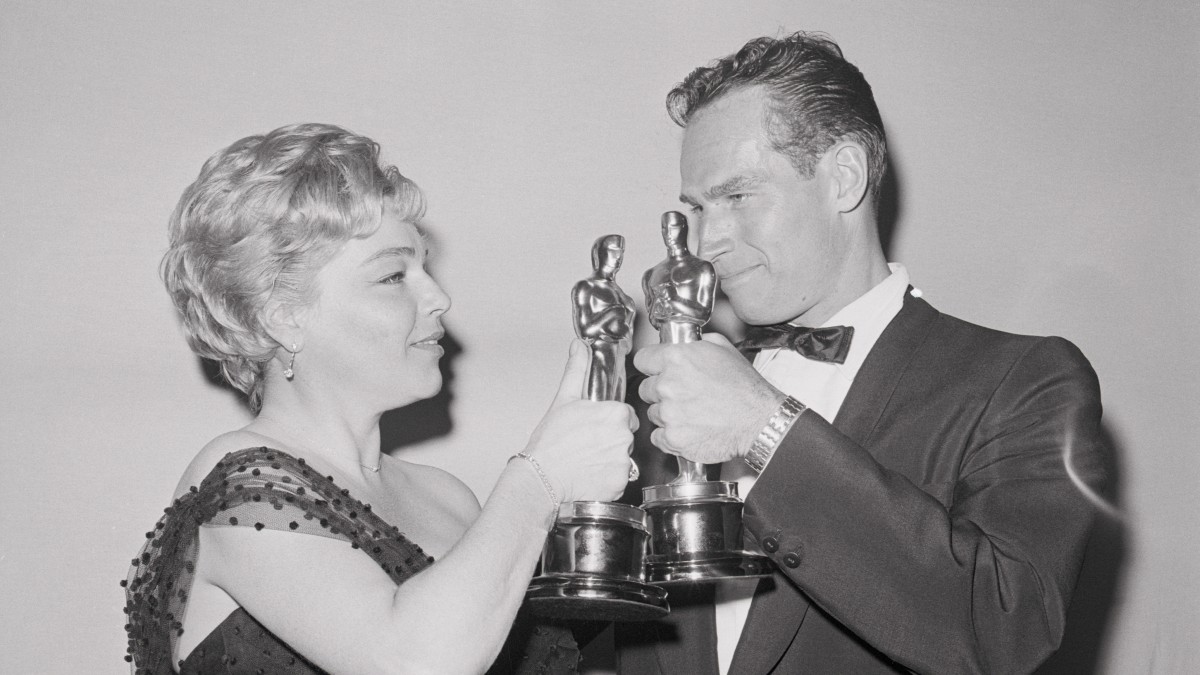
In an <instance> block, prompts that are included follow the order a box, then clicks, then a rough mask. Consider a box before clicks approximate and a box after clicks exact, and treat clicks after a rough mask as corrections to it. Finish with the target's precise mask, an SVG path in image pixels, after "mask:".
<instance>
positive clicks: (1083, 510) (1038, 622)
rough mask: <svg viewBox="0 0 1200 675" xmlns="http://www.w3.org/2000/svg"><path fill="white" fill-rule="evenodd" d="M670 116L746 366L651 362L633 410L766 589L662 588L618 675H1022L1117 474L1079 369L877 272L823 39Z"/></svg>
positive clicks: (692, 87)
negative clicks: (717, 515)
mask: <svg viewBox="0 0 1200 675" xmlns="http://www.w3.org/2000/svg"><path fill="white" fill-rule="evenodd" d="M667 102H668V108H669V110H670V112H671V115H672V117H673V118H674V120H675V121H676V122H677V123H678V124H680V125H681V126H683V127H684V135H683V145H682V154H681V160H680V172H681V182H682V195H681V200H682V201H683V202H684V203H685V204H687V205H688V206H690V207H691V225H692V231H691V235H690V236H691V239H692V248H693V250H696V251H697V252H698V254H699V255H700V257H702V258H704V259H706V260H709V261H711V262H712V263H713V265H714V266H715V267H716V270H717V273H718V275H719V276H720V278H721V283H722V287H723V289H724V291H725V294H726V296H728V299H729V302H730V304H731V306H732V308H733V310H734V312H735V313H736V314H737V316H738V317H739V318H740V319H741V320H742V321H743V322H745V323H746V324H748V326H749V332H748V333H747V339H746V341H745V342H744V343H743V344H742V347H743V348H744V351H746V352H747V353H746V354H745V355H743V354H739V353H738V351H737V350H736V349H735V348H734V347H733V345H731V344H730V343H729V342H728V341H726V340H725V339H723V338H722V337H720V336H718V335H712V334H710V335H706V336H705V339H704V340H703V341H701V342H694V343H691V344H682V345H655V346H652V347H647V348H644V349H642V350H640V351H639V353H638V354H637V355H636V357H635V360H634V365H635V366H636V367H637V368H638V369H639V370H641V371H642V372H643V373H644V374H645V375H646V376H647V377H646V379H645V380H644V381H643V382H642V384H641V385H640V387H639V394H640V396H641V397H642V399H643V400H644V401H645V402H646V403H647V404H649V408H648V410H647V415H648V417H649V419H650V421H651V422H653V423H654V424H655V425H657V426H658V428H657V429H655V430H654V431H653V433H652V435H651V437H650V439H651V441H652V443H653V444H654V445H655V446H657V447H658V448H659V449H661V450H663V451H665V452H668V453H671V454H675V455H678V456H682V457H684V458H686V459H689V460H692V461H696V462H700V463H703V464H710V465H716V464H720V465H721V471H722V478H723V479H725V480H738V481H739V483H740V484H741V486H742V493H743V495H744V497H745V512H744V525H745V528H746V540H747V545H748V546H753V547H755V548H757V549H760V550H761V551H763V552H764V553H765V554H767V555H768V556H770V557H771V558H772V560H773V561H774V563H775V565H776V567H777V572H776V573H775V574H774V576H773V578H772V579H768V580H765V581H764V582H762V583H760V584H758V586H757V588H755V587H754V586H753V585H751V586H750V588H748V589H747V588H745V587H743V586H738V585H737V584H730V583H726V584H722V585H719V586H716V587H715V589H714V588H713V587H712V586H708V587H703V586H701V587H698V588H697V589H694V592H692V591H688V590H687V589H683V588H680V589H677V590H675V589H673V590H672V592H671V596H670V602H671V605H672V608H673V611H672V615H671V616H670V617H668V618H667V619H666V620H664V621H662V622H658V623H652V624H624V625H618V627H617V641H618V663H619V667H620V671H621V672H622V673H626V674H629V673H689V674H690V673H697V674H700V673H717V672H722V673H724V672H730V673H766V672H778V673H855V674H859V673H892V672H907V671H910V670H911V671H916V672H921V673H992V674H995V673H1016V672H1029V671H1032V670H1033V669H1034V668H1036V667H1037V665H1038V664H1039V663H1041V662H1042V661H1043V660H1045V658H1046V657H1047V656H1048V655H1049V654H1051V653H1052V652H1053V651H1054V650H1055V649H1056V648H1057V646H1058V644H1059V641H1060V640H1061V638H1062V634H1063V628H1064V626H1063V624H1064V616H1065V613H1066V609H1067V604H1068V601H1069V599H1070V596H1071V592H1072V590H1073V588H1074V585H1075V580H1076V576H1077V574H1078V570H1079V566H1080V562H1081V559H1082V555H1083V550H1084V545H1085V543H1086V541H1087V537H1088V532H1089V529H1090V527H1091V522H1092V518H1093V509H1092V506H1091V504H1090V503H1089V500H1088V499H1087V497H1086V496H1085V494H1086V493H1087V492H1088V490H1089V489H1090V488H1094V487H1096V486H1099V485H1101V484H1103V482H1104V481H1105V480H1106V477H1107V473H1106V471H1107V469H1106V468H1105V466H1104V463H1103V461H1102V457H1103V456H1104V451H1105V447H1104V442H1103V440H1102V436H1101V430H1100V394H1099V386H1098V383H1097V381H1096V377H1095V374H1094V372H1093V371H1092V369H1091V367H1090V365H1089V364H1088V362H1087V360H1086V359H1085V358H1084V357H1083V355H1082V354H1080V352H1079V351H1078V350H1077V349H1076V348H1075V347H1074V346H1073V345H1071V344H1070V343H1068V342H1066V341H1065V340H1062V339H1060V338H1037V337H1025V336H1017V335H1012V334H1008V333H1001V332H998V331H993V330H989V329H986V328H982V327H979V326H975V325H972V324H969V323H966V322H964V321H961V320H959V319H956V318H953V317H950V316H947V315H945V314H941V313H940V312H938V311H937V310H935V309H934V308H933V307H931V306H930V305H929V304H928V303H927V302H925V301H924V300H922V299H921V298H920V294H919V292H918V291H916V290H914V289H912V287H911V286H910V285H909V282H908V273H907V271H906V270H905V269H904V268H903V267H902V266H900V265H895V264H893V265H890V266H889V265H888V263H887V262H886V259H885V257H884V252H883V249H882V246H881V245H880V239H879V234H878V228H877V201H878V196H879V187H880V182H881V180H882V177H883V172H884V167H885V166H886V161H887V157H886V142H885V139H884V133H883V126H882V122H881V120H880V117H879V113H878V110H877V108H876V106H875V102H874V99H873V97H872V94H871V89H870V86H869V85H868V84H867V82H866V80H865V79H864V78H863V76H862V74H861V73H860V72H859V71H858V69H857V68H856V67H855V66H853V65H851V64H850V63H848V62H846V61H845V60H844V59H843V58H842V55H841V52H840V50H839V48H838V47H837V45H836V44H834V43H833V42H832V41H831V40H829V39H828V38H826V37H824V36H820V35H813V34H803V33H798V34H795V35H792V36H789V37H786V38H782V39H770V38H760V39H756V40H753V41H751V42H749V43H747V44H746V45H745V47H743V48H742V49H741V50H740V51H739V52H738V53H737V54H735V55H732V56H729V57H726V58H724V59H721V60H720V61H719V62H717V63H715V64H714V65H713V66H712V67H708V68H699V69H697V70H696V71H694V72H693V73H692V74H691V75H689V76H688V78H687V79H686V80H685V81H684V82H683V83H681V84H680V85H678V86H677V87H676V88H675V89H674V90H673V91H672V92H671V93H670V95H669V96H668V99H667ZM780 324H784V325H783V326H780ZM768 326H774V327H773V328H767V327H768ZM797 326H798V327H802V328H804V327H807V328H820V330H816V331H808V332H806V331H792V330H791V329H792V328H793V327H797ZM834 326H845V327H847V328H846V329H842V328H833V327H834ZM843 338H849V343H848V345H847V343H846V342H845V340H844V339H843ZM801 352H803V354H802V353H801ZM746 356H752V357H753V364H752V365H751V363H750V362H749V361H747V359H746V358H745V357H746Z"/></svg>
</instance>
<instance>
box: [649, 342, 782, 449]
mask: <svg viewBox="0 0 1200 675" xmlns="http://www.w3.org/2000/svg"><path fill="white" fill-rule="evenodd" d="M633 365H634V366H635V367H636V368H637V369H638V370H640V371H641V372H642V373H644V374H645V375H646V376H647V377H646V379H645V380H643V381H642V384H641V386H640V387H639V388H638V394H639V395H640V396H641V398H642V400H643V401H645V402H646V403H647V404H649V406H650V408H649V410H647V411H646V414H647V416H648V417H649V418H650V421H651V422H653V423H654V424H655V425H656V426H657V427H658V428H657V429H655V430H654V431H653V432H652V433H651V434H650V442H651V443H653V444H654V445H655V446H656V447H657V448H658V449H660V450H662V451H663V452H667V453H670V454H672V455H679V456H680V457H683V458H684V459H689V460H691V461H693V462H699V463H701V464H719V463H721V462H724V461H727V460H730V459H733V458H735V457H744V456H745V455H746V452H747V451H748V450H749V449H750V445H751V444H752V443H753V442H754V439H755V437H756V436H758V432H759V431H760V430H761V429H762V428H763V426H764V425H765V424H766V423H767V420H768V419H769V418H770V417H771V414H772V413H773V412H775V409H776V408H778V407H779V404H780V403H781V402H783V399H784V398H785V396H784V395H783V393H782V392H780V391H779V390H778V389H776V388H775V387H773V386H771V385H770V384H769V383H768V382H767V381H766V380H764V379H763V378H762V376H761V375H759V374H758V373H757V372H755V370H754V368H752V367H751V366H750V364H749V363H748V362H747V361H746V359H745V358H744V357H742V355H741V354H739V353H738V352H737V350H736V349H735V348H734V347H733V345H732V344H730V343H729V341H728V340H726V339H725V338H724V337H722V336H721V335H719V334H717V333H706V334H705V335H704V340H703V341H702V342H691V343H686V344H674V345H673V344H659V345H652V346H649V347H643V348H642V349H641V350H639V351H638V353H637V354H636V355H634V358H633Z"/></svg>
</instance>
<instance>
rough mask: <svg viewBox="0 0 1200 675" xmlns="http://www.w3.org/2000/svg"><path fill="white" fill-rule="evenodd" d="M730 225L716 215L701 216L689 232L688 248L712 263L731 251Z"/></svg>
mask: <svg viewBox="0 0 1200 675" xmlns="http://www.w3.org/2000/svg"><path fill="white" fill-rule="evenodd" d="M729 225H730V223H729V221H728V219H727V218H722V217H719V216H717V215H714V214H708V213H704V214H700V215H699V216H698V217H696V224H695V226H694V227H693V228H692V229H691V230H690V231H689V232H688V246H689V247H690V248H691V249H692V250H693V251H695V253H696V255H698V256H700V257H701V258H704V259H705V260H708V261H711V260H712V259H713V258H716V257H717V256H719V255H721V254H722V253H724V252H726V251H728V250H729V241H730V239H729V233H730V227H729Z"/></svg>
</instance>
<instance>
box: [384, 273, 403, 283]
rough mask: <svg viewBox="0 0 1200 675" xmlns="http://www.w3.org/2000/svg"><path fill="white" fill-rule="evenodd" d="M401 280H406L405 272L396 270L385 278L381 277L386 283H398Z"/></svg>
mask: <svg viewBox="0 0 1200 675" xmlns="http://www.w3.org/2000/svg"><path fill="white" fill-rule="evenodd" d="M401 281H404V272H396V273H395V274H389V275H388V276H386V277H384V278H383V279H380V283H384V284H398V283H400V282H401Z"/></svg>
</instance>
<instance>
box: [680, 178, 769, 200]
mask: <svg viewBox="0 0 1200 675" xmlns="http://www.w3.org/2000/svg"><path fill="white" fill-rule="evenodd" d="M762 182H763V178H762V176H757V175H754V174H748V173H743V174H738V175H736V176H734V177H732V178H730V179H728V180H726V181H725V182H724V183H720V184H718V185H714V186H712V187H710V188H709V189H707V190H705V191H704V194H703V195H702V196H703V197H704V199H705V200H707V201H710V202H711V201H716V200H718V199H720V198H721V197H726V196H728V195H731V194H735V193H737V192H741V191H742V190H746V189H749V188H752V187H755V186H757V185H760V184H762ZM679 201H681V202H683V203H684V204H688V205H690V206H697V204H696V201H695V200H694V199H692V198H691V197H688V196H687V195H684V194H681V195H679Z"/></svg>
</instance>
